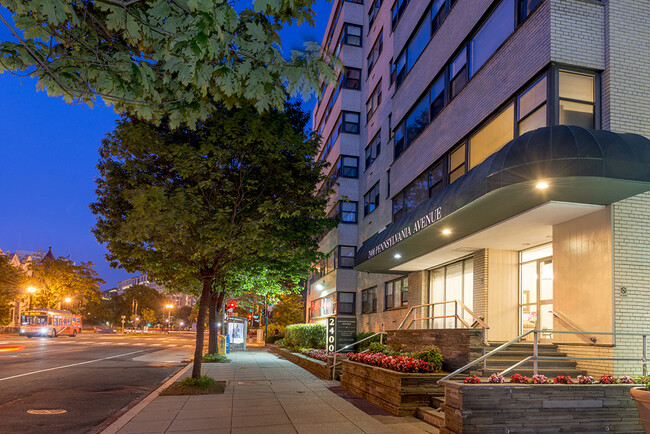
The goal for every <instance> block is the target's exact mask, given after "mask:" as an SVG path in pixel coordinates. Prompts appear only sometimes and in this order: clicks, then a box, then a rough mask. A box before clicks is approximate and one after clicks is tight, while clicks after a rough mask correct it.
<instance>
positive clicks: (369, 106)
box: [366, 80, 381, 122]
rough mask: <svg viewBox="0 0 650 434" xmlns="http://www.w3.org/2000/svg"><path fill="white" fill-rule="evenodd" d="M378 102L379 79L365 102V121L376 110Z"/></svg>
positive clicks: (379, 93) (379, 94)
mask: <svg viewBox="0 0 650 434" xmlns="http://www.w3.org/2000/svg"><path fill="white" fill-rule="evenodd" d="M379 104H381V80H379V83H377V86H376V87H375V90H373V91H372V94H371V95H370V98H369V99H368V101H367V102H366V122H367V121H369V120H370V118H371V117H372V115H373V114H374V113H375V112H376V111H377V107H379Z"/></svg>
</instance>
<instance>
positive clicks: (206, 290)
mask: <svg viewBox="0 0 650 434" xmlns="http://www.w3.org/2000/svg"><path fill="white" fill-rule="evenodd" d="M211 283H212V282H211V279H210V278H208V277H204V278H203V290H202V291H201V298H200V299H199V312H198V314H197V316H196V347H195V348H194V366H193V367H192V378H199V377H200V376H201V363H202V362H203V335H204V333H205V314H206V312H207V310H208V306H209V305H210V287H211Z"/></svg>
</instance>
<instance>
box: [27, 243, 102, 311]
mask: <svg viewBox="0 0 650 434" xmlns="http://www.w3.org/2000/svg"><path fill="white" fill-rule="evenodd" d="M41 257H42V255H41ZM94 266H95V264H93V263H92V262H81V263H80V264H79V265H76V264H75V263H74V262H72V261H70V260H68V259H66V258H64V257H59V258H54V257H49V256H45V257H44V258H43V260H34V261H33V262H32V263H31V265H30V266H29V270H30V271H31V276H30V277H29V279H28V282H29V284H30V285H31V286H34V287H35V288H36V292H35V293H34V300H33V305H34V308H56V309H58V308H61V303H62V301H63V300H65V299H66V298H68V297H69V298H71V299H72V300H73V301H72V303H73V304H72V305H71V306H72V310H73V311H78V312H81V310H80V309H81V307H82V306H83V305H84V303H88V302H93V301H99V286H100V284H102V283H105V282H104V281H103V280H102V279H101V278H99V275H98V274H97V271H95V270H94V268H93V267H94Z"/></svg>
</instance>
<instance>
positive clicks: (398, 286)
mask: <svg viewBox="0 0 650 434" xmlns="http://www.w3.org/2000/svg"><path fill="white" fill-rule="evenodd" d="M401 297H402V281H401V280H396V281H394V282H393V307H400V306H401V305H402V303H401V302H400V300H401Z"/></svg>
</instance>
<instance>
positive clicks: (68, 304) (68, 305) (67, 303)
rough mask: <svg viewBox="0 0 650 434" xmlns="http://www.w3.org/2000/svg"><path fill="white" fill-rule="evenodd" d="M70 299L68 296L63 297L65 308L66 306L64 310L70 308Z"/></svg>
mask: <svg viewBox="0 0 650 434" xmlns="http://www.w3.org/2000/svg"><path fill="white" fill-rule="evenodd" d="M70 301H72V299H71V298H70V297H66V298H65V308H66V310H70Z"/></svg>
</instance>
